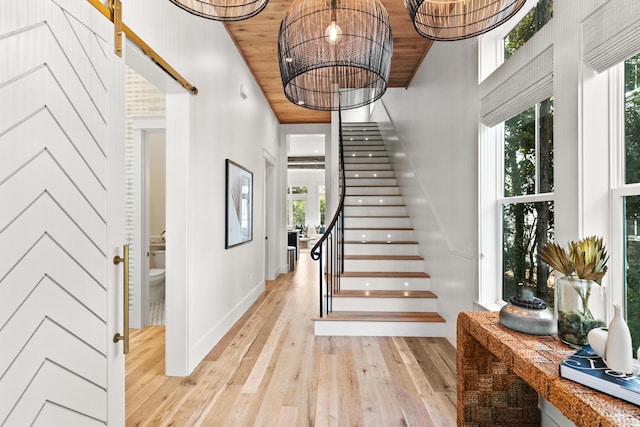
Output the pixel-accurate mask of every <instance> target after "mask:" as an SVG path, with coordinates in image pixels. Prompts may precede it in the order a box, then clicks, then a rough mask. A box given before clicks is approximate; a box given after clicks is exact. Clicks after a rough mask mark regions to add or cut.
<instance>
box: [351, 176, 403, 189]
mask: <svg viewBox="0 0 640 427" xmlns="http://www.w3.org/2000/svg"><path fill="white" fill-rule="evenodd" d="M352 185H355V186H364V185H369V186H373V187H378V186H397V185H398V181H396V179H395V178H347V189H348V188H349V187H350V186H352Z"/></svg>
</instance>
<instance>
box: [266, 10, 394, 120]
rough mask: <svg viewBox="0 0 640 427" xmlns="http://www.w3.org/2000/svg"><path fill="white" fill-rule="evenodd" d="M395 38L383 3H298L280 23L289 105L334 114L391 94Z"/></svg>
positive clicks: (280, 49)
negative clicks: (385, 94) (386, 93)
mask: <svg viewBox="0 0 640 427" xmlns="http://www.w3.org/2000/svg"><path fill="white" fill-rule="evenodd" d="M391 55H392V38H391V25H390V22H389V15H388V14H387V11H386V9H385V8H384V6H382V4H381V3H380V2H379V1H378V0H294V2H293V3H292V4H291V6H290V7H289V9H288V10H287V12H286V13H285V16H284V18H283V20H282V22H281V23H280V32H279V34H278V59H279V65H280V76H281V78H282V85H283V87H284V93H285V96H286V97H287V99H289V101H291V102H293V103H294V104H297V105H300V106H301V107H305V108H310V109H313V110H324V111H335V110H338V109H343V110H346V109H351V108H357V107H361V106H363V105H367V104H370V103H372V102H374V101H375V100H377V99H378V98H380V97H381V96H382V95H383V94H384V92H385V91H386V90H387V83H388V81H389V71H390V69H391Z"/></svg>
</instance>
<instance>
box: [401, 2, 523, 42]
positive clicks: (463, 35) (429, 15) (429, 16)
mask: <svg viewBox="0 0 640 427" xmlns="http://www.w3.org/2000/svg"><path fill="white" fill-rule="evenodd" d="M525 3H526V0H405V1H404V5H405V7H406V8H407V10H408V11H409V16H410V17H411V20H412V21H413V25H414V27H415V28H416V31H418V33H419V34H420V35H422V36H423V37H426V38H428V39H431V40H440V41H447V40H461V39H467V38H471V37H475V36H477V35H479V34H482V33H485V32H487V31H489V30H492V29H493V28H495V27H497V26H498V25H501V24H503V23H504V22H506V21H508V20H509V18H511V17H512V16H513V15H515V14H516V13H517V12H518V10H520V8H521V7H522V6H523V5H524V4H525Z"/></svg>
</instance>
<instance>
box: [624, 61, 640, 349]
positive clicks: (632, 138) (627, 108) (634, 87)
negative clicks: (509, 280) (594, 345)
mask: <svg viewBox="0 0 640 427" xmlns="http://www.w3.org/2000/svg"><path fill="white" fill-rule="evenodd" d="M623 167H624V182H625V184H626V186H627V187H628V190H629V191H627V195H625V196H624V197H623V216H624V237H625V240H624V274H625V277H624V282H625V298H626V311H627V323H628V325H629V330H630V331H631V336H632V341H633V346H634V348H638V346H640V188H639V187H638V186H637V184H639V183H640V55H637V56H634V57H632V58H630V59H628V60H626V61H625V63H624V166H623Z"/></svg>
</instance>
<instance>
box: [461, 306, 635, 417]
mask: <svg viewBox="0 0 640 427" xmlns="http://www.w3.org/2000/svg"><path fill="white" fill-rule="evenodd" d="M457 347H458V349H457V372H458V374H457V375H458V384H457V386H458V426H500V425H504V426H518V427H523V426H538V425H539V418H540V413H539V410H538V394H540V395H542V396H543V397H544V398H546V399H547V400H548V401H550V402H551V403H552V404H553V405H554V406H555V407H556V408H558V409H559V410H560V412H562V413H563V414H564V415H565V416H566V417H567V418H569V419H570V420H572V421H573V422H574V423H575V424H576V425H578V426H580V427H582V426H640V407H637V406H634V405H632V404H630V403H626V402H624V401H622V400H619V399H616V398H614V397H611V396H608V395H606V394H603V393H599V392H597V391H594V390H591V389H590V388H588V387H583V386H581V385H580V384H576V383H574V382H572V381H569V380H565V379H562V378H560V376H559V368H558V366H559V364H560V362H561V361H562V360H563V359H565V358H566V357H568V356H569V355H571V354H573V353H574V352H575V350H573V349H571V348H569V347H568V346H566V345H564V344H562V343H561V342H560V341H558V339H557V338H556V337H550V336H545V337H539V336H534V335H527V334H521V333H519V332H515V331H512V330H510V329H507V328H505V327H503V326H501V325H499V324H498V313H496V312H462V313H460V314H459V315H458V325H457Z"/></svg>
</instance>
